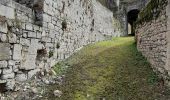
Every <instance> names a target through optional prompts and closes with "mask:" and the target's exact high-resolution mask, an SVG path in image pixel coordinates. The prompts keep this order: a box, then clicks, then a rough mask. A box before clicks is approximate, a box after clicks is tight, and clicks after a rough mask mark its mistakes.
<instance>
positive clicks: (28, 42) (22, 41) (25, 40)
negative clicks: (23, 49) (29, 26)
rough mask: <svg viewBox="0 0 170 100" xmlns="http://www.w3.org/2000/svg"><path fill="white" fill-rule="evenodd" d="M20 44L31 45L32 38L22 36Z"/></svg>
mask: <svg viewBox="0 0 170 100" xmlns="http://www.w3.org/2000/svg"><path fill="white" fill-rule="evenodd" d="M20 44H22V45H25V46H29V45H30V40H28V39H25V38H20Z"/></svg>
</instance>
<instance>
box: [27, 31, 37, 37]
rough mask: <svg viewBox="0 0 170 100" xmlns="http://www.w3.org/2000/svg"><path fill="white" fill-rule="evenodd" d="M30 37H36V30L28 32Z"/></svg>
mask: <svg viewBox="0 0 170 100" xmlns="http://www.w3.org/2000/svg"><path fill="white" fill-rule="evenodd" d="M28 37H30V38H36V32H28Z"/></svg>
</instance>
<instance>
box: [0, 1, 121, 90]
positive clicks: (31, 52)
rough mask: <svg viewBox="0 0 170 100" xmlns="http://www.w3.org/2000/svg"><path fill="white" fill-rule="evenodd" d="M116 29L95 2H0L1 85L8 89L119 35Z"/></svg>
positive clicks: (110, 16) (108, 14) (111, 20)
mask: <svg viewBox="0 0 170 100" xmlns="http://www.w3.org/2000/svg"><path fill="white" fill-rule="evenodd" d="M30 1H33V4H30V3H31V2H30ZM23 4H24V5H23ZM115 20H116V19H115ZM116 23H119V21H117V22H116ZM116 28H119V26H114V27H113V14H112V12H111V11H110V10H108V9H106V8H105V7H103V6H102V5H101V4H100V3H98V2H97V1H96V0H92V1H91V0H44V1H42V2H38V0H0V85H1V84H6V87H7V89H9V90H11V89H13V87H14V84H15V82H16V81H26V80H27V79H30V78H31V77H32V76H33V75H35V74H36V73H37V72H39V71H42V72H43V71H48V70H49V69H50V68H51V67H52V66H53V65H54V64H56V63H57V62H58V61H61V60H63V59H66V58H68V57H69V56H70V55H72V54H73V53H75V52H76V51H77V50H79V48H81V47H83V46H84V45H87V44H90V43H94V42H97V41H102V40H106V39H108V37H109V38H111V37H114V36H122V35H124V34H123V33H122V32H121V31H119V30H115V29H116Z"/></svg>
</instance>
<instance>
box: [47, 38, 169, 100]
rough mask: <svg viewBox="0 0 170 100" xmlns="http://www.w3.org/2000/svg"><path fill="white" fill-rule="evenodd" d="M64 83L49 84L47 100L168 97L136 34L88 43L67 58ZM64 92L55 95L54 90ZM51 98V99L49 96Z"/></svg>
mask: <svg viewBox="0 0 170 100" xmlns="http://www.w3.org/2000/svg"><path fill="white" fill-rule="evenodd" d="M66 63H67V64H69V65H71V67H69V68H68V70H67V73H66V78H65V80H64V83H63V85H61V86H58V85H53V86H49V87H48V91H47V93H46V95H45V96H46V97H47V98H48V100H155V99H157V100H168V97H169V95H170V94H168V92H167V91H166V90H165V89H164V88H160V87H159V85H158V83H159V82H158V77H157V75H156V73H154V72H153V71H152V68H151V67H150V64H149V63H148V62H147V60H146V59H145V58H144V57H143V56H142V55H141V53H139V52H138V51H137V49H136V46H135V43H134V38H133V37H123V38H114V39H113V40H110V41H104V42H99V43H96V44H92V45H89V46H87V47H85V48H83V49H82V50H80V51H79V52H78V53H76V54H75V55H73V56H72V57H70V58H69V59H67V61H66ZM56 89H59V90H61V91H62V92H63V95H62V97H60V98H56V97H54V96H53V90H56ZM49 98H50V99H49Z"/></svg>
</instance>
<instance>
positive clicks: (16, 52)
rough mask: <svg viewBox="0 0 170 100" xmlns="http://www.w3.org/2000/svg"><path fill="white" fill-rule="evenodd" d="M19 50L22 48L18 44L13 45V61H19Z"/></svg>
mask: <svg viewBox="0 0 170 100" xmlns="http://www.w3.org/2000/svg"><path fill="white" fill-rule="evenodd" d="M21 50H22V46H21V45H20V44H14V50H13V60H20V59H21V58H22V56H21Z"/></svg>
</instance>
